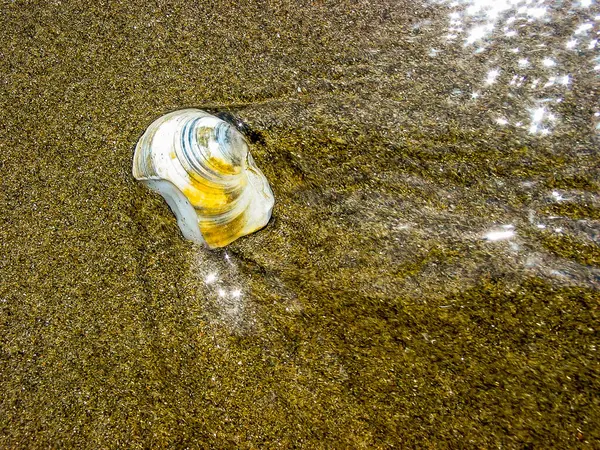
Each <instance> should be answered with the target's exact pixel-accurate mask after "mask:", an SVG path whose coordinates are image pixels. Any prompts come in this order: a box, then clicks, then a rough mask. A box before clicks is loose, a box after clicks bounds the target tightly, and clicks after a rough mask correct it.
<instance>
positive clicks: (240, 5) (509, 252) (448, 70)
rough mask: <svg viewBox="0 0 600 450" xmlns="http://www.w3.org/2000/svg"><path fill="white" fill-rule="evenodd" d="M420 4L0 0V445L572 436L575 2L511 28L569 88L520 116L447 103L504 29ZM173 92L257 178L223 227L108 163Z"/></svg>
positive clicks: (583, 144)
mask: <svg viewBox="0 0 600 450" xmlns="http://www.w3.org/2000/svg"><path fill="white" fill-rule="evenodd" d="M449 12H450V6H448V5H447V4H441V3H440V4H434V3H433V2H431V3H426V2H422V3H420V2H411V1H403V0H397V1H394V2H388V1H385V0H374V1H370V2H351V1H335V2H328V1H313V2H310V1H297V2H286V1H274V2H259V1H255V2H253V1H240V2H229V1H219V0H217V1H211V2H183V1H177V0H176V1H170V2H166V1H162V0H159V1H152V2H147V1H137V0H133V1H108V2H100V3H98V2H83V1H72V2H71V1H48V2H43V3H40V2H27V1H18V0H17V1H14V2H12V1H3V2H2V3H1V6H0V13H1V15H0V25H1V26H0V42H1V43H2V46H1V48H0V81H1V84H0V170H1V172H0V173H1V175H2V179H1V189H0V206H1V207H0V447H2V448H63V447H64V448H78V447H80V448H118V447H120V448H164V447H175V448H186V447H189V448H197V447H201V448H206V447H213V448H275V447H282V448H288V447H302V448H391V447H395V448H410V447H414V446H416V447H441V448H444V447H448V446H449V447H453V448H491V447H500V446H502V447H508V448H523V447H527V446H531V447H532V448H549V447H557V448H574V447H577V446H585V445H591V446H594V445H598V439H599V438H600V429H599V427H598V421H597V418H598V417H599V416H600V402H599V398H598V392H599V389H600V382H599V377H598V369H599V362H600V361H599V358H598V352H597V345H598V339H597V334H596V328H597V326H598V319H599V316H598V301H599V300H600V295H599V290H598V285H599V280H600V276H599V273H600V251H599V250H598V248H599V247H598V241H597V237H598V232H599V231H600V226H599V224H600V222H599V221H600V192H599V186H598V179H599V173H598V148H599V146H598V134H597V132H596V130H595V128H594V123H593V117H594V116H593V114H594V112H595V109H594V108H597V105H598V99H599V96H598V83H597V76H596V74H595V73H594V72H593V70H591V69H590V68H588V67H587V66H585V67H584V66H583V65H581V64H580V63H581V61H582V60H583V59H585V61H588V60H590V61H591V59H590V58H592V56H593V55H592V54H591V53H590V54H588V53H585V54H583V56H578V55H577V54H573V53H568V54H567V53H564V54H563V53H561V52H563V49H564V45H563V41H564V40H566V39H568V38H569V36H571V34H572V32H573V28H574V27H575V26H576V25H577V24H578V23H580V22H581V21H585V20H591V19H589V18H590V17H593V16H594V14H597V12H594V10H593V9H591V10H588V11H579V12H578V11H571V10H568V8H567V7H566V6H565V7H564V10H559V9H558V8H555V9H552V14H553V15H552V17H553V22H552V23H547V22H545V23H544V22H541V23H537V22H536V23H535V24H533V25H531V27H532V28H531V30H533V31H532V32H535V33H537V34H536V36H545V37H544V39H546V40H547V42H548V45H549V48H552V49H560V52H559V53H558V56H556V57H557V58H559V57H560V58H562V59H561V63H562V64H563V67H564V70H565V71H570V73H571V75H572V77H573V79H574V80H576V82H577V83H574V84H573V85H572V87H571V88H570V89H569V91H568V92H567V94H565V95H564V97H563V98H562V102H561V103H560V104H557V106H556V108H557V110H558V114H559V115H560V117H561V118H562V121H561V123H560V125H559V126H557V127H556V129H554V130H553V131H552V134H551V135H550V136H546V137H544V136H541V135H539V134H532V133H529V132H528V130H527V128H519V127H518V126H499V125H498V124H497V123H496V122H494V114H496V113H498V114H509V113H510V111H513V110H515V108H516V109H519V108H517V106H519V103H518V102H519V101H520V100H519V97H518V96H516V97H511V96H507V95H505V92H504V91H501V89H500V88H495V87H489V88H485V89H487V90H486V91H485V92H486V93H487V94H486V95H483V94H482V96H481V98H480V99H477V101H473V99H474V98H475V95H473V94H472V93H471V91H475V88H476V87H477V86H479V85H480V84H481V80H484V79H485V78H486V74H487V73H488V71H489V69H490V67H494V66H493V64H498V65H502V64H503V63H502V61H501V55H502V54H503V53H501V50H502V48H504V47H506V46H508V45H509V44H506V45H505V44H503V41H502V39H503V38H502V37H499V38H498V42H499V43H498V45H497V46H496V47H494V46H491V47H490V48H488V49H487V50H486V52H484V53H482V54H481V55H482V56H474V55H473V48H468V47H464V46H462V43H461V44H460V45H454V44H453V43H452V42H446V41H445V40H444V39H443V36H444V35H445V33H446V31H445V30H446V28H447V27H448V14H449ZM594 26H596V25H594ZM594 30H595V28H594ZM529 38H530V39H532V38H531V36H530V37H529ZM525 44H526V42H522V43H521V44H520V46H521V48H525V47H526V45H525ZM510 45H511V46H514V45H513V44H510ZM433 46H436V48H435V49H432V47H433ZM532 48H533V47H532ZM532 51H533V50H532ZM582 51H583V50H582ZM438 52H439V53H438ZM557 52H558V50H557ZM565 52H566V51H565ZM543 56H544V55H542V54H541V53H540V54H539V57H540V58H541V57H543ZM515 58H517V57H516V56H515ZM582 58H583V59H582ZM490 64H492V66H490ZM515 64H516V59H515ZM586 64H587V63H586ZM506 73H507V70H504V72H503V74H506ZM542 75H543V74H542ZM542 75H540V76H542ZM501 76H503V75H501ZM507 76H508V75H507ZM507 80H510V77H508V78H507ZM471 88H473V89H471ZM482 89H483V88H482ZM482 92H483V91H482ZM515 104H516V105H517V106H515ZM190 106H193V107H200V108H205V109H208V110H210V111H214V112H227V113H228V114H230V115H231V117H235V118H236V119H239V120H240V121H242V122H243V123H244V131H245V132H246V133H247V134H248V136H249V139H250V140H251V141H252V153H253V155H254V157H255V160H256V161H257V164H258V165H259V167H260V168H261V169H262V171H263V172H264V173H265V175H266V176H267V178H268V179H269V180H270V182H271V186H272V188H273V191H274V193H275V197H276V205H275V209H274V213H273V218H272V220H271V223H270V224H269V225H268V227H267V228H265V229H264V230H262V231H260V232H258V233H256V234H253V235H251V236H248V237H245V238H243V239H240V240H238V241H236V242H235V243H233V244H232V245H230V246H229V247H227V249H224V250H218V251H207V250H205V249H201V248H198V247H195V246H194V245H192V244H191V243H189V242H187V241H184V240H183V239H182V237H181V235H180V232H179V230H178V228H177V225H176V222H175V219H174V217H173V214H172V213H171V212H170V211H169V209H168V207H167V205H166V203H165V202H164V201H163V200H162V198H160V197H159V196H157V195H155V194H152V193H150V192H149V191H148V190H146V189H145V188H144V187H143V186H142V185H140V184H138V183H136V182H135V180H134V179H133V177H132V176H131V160H132V155H133V148H134V145H135V143H136V140H137V139H138V137H139V136H140V135H141V134H142V133H143V131H144V129H145V128H146V127H147V126H148V125H149V124H150V123H151V122H152V121H153V120H154V119H156V118H157V117H158V116H160V115H161V114H164V113H165V112H167V111H171V110H174V109H178V108H183V107H190ZM498 117H504V116H503V115H500V116H498ZM553 192H557V193H558V195H561V196H563V197H565V198H568V201H560V202H559V201H555V200H556V196H554V197H553V194H552V193H553ZM559 228H560V231H556V230H557V229H559ZM490 232H492V233H493V232H499V233H505V234H504V235H493V236H504V237H508V236H511V237H510V238H507V239H500V240H497V241H495V240H494V239H495V237H493V238H490V235H489V234H488V233H490ZM486 236H487V237H486Z"/></svg>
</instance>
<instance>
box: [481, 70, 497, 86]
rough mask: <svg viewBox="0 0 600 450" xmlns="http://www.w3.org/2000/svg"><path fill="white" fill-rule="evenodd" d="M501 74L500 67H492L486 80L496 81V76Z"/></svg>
mask: <svg viewBox="0 0 600 450" xmlns="http://www.w3.org/2000/svg"><path fill="white" fill-rule="evenodd" d="M498 75H500V69H492V70H490V71H489V72H488V74H487V78H486V80H485V82H486V84H493V83H495V82H496V78H498Z"/></svg>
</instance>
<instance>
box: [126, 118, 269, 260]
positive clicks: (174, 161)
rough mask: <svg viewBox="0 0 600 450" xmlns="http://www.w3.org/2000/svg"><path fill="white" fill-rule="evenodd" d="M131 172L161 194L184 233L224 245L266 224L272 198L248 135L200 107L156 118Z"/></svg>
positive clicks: (149, 128)
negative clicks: (256, 161)
mask: <svg viewBox="0 0 600 450" xmlns="http://www.w3.org/2000/svg"><path fill="white" fill-rule="evenodd" d="M133 176H134V177H135V178H136V179H138V180H140V181H142V182H144V183H145V184H146V185H147V186H148V187H149V188H150V189H152V190H154V191H156V192H158V193H159V194H161V195H162V196H163V197H164V198H165V200H166V201H167V203H168V204H169V206H170V208H171V209H172V210H173V212H174V213H175V215H176V217H177V223H178V225H179V228H180V229H181V231H182V233H183V235H184V236H185V237H186V238H187V239H190V240H192V241H194V242H197V243H206V244H207V245H208V246H209V247H211V248H215V247H223V246H225V245H227V244H229V243H231V242H233V241H234V240H236V239H237V238H239V237H241V236H245V235H247V234H250V233H252V232H254V231H257V230H259V229H261V228H263V227H264V226H265V225H266V224H267V222H268V221H269V219H270V217H271V211H272V209H273V204H274V198H273V192H272V191H271V187H270V186H269V182H268V181H267V179H266V178H265V176H264V175H263V173H262V172H261V171H260V169H259V168H258V167H257V166H256V164H255V162H254V159H253V158H252V155H251V154H250V152H249V150H248V143H247V142H246V140H245V139H244V136H243V135H242V134H241V133H240V132H239V131H238V130H237V129H236V128H235V127H234V126H232V125H230V124H229V123H227V122H225V121H224V120H221V119H219V118H218V117H215V116H213V115H211V114H209V113H207V112H205V111H202V110H200V109H183V110H179V111H175V112H172V113H169V114H166V115H164V116H162V117H160V118H159V119H157V120H156V121H155V122H153V123H152V124H151V125H150V126H149V127H148V129H147V130H146V132H145V133H144V134H143V135H142V137H141V138H140V140H139V141H138V143H137V146H136V149H135V154H134V157H133Z"/></svg>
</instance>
